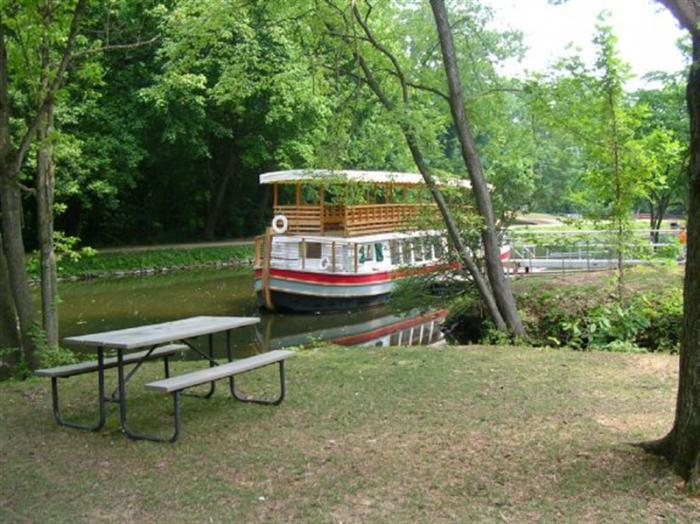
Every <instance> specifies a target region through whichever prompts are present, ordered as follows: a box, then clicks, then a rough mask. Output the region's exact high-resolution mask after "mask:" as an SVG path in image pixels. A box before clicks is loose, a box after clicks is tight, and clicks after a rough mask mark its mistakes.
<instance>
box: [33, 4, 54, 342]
mask: <svg viewBox="0 0 700 524" xmlns="http://www.w3.org/2000/svg"><path fill="white" fill-rule="evenodd" d="M43 8H44V13H43V15H44V16H43V22H44V35H43V43H42V47H41V62H42V63H41V66H42V70H41V95H40V99H39V100H37V107H41V105H42V104H46V111H45V112H44V113H43V115H41V117H40V118H39V126H38V127H37V138H38V140H39V152H38V154H37V170H36V205H37V232H38V241H39V254H40V261H41V324H42V327H43V328H44V332H45V333H46V342H47V345H48V347H49V348H57V347H58V304H57V301H58V275H57V270H56V252H55V250H54V241H53V233H54V216H53V204H54V185H55V173H54V163H53V145H52V144H51V139H52V137H51V134H52V133H53V118H54V117H53V110H54V102H53V94H52V93H49V75H50V67H51V64H50V57H49V48H50V45H51V43H50V41H49V31H50V24H51V20H52V16H53V13H52V10H53V4H52V1H51V0H46V2H45V3H44V6H43Z"/></svg>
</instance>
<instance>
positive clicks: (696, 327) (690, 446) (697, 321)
mask: <svg viewBox="0 0 700 524" xmlns="http://www.w3.org/2000/svg"><path fill="white" fill-rule="evenodd" d="M699 9H700V8H699ZM687 97H688V111H689V113H690V166H689V175H690V192H689V202H688V258H687V261H686V266H685V287H684V290H683V298H684V301H685V302H684V311H683V314H684V315H683V318H684V322H683V339H682V341H681V354H680V368H679V380H678V399H677V404H676V420H675V422H674V424H673V429H672V430H671V433H670V438H671V439H672V445H671V460H672V462H673V467H674V469H675V470H676V471H677V472H678V473H679V474H680V475H682V476H683V477H684V478H686V479H691V478H692V477H693V476H697V475H698V473H700V33H699V32H698V31H696V32H695V33H694V34H693V65H692V67H691V71H690V75H689V78H688V91H687Z"/></svg>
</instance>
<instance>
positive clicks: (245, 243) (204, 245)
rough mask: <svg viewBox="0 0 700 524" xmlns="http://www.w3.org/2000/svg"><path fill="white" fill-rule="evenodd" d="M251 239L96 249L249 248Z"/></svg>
mask: <svg viewBox="0 0 700 524" xmlns="http://www.w3.org/2000/svg"><path fill="white" fill-rule="evenodd" d="M251 245H253V239H252V238H239V239H232V240H219V241H216V242H191V243H188V244H157V245H152V246H122V247H109V248H99V249H97V251H98V252H100V253H135V252H138V251H160V250H163V249H200V248H208V247H233V246H251Z"/></svg>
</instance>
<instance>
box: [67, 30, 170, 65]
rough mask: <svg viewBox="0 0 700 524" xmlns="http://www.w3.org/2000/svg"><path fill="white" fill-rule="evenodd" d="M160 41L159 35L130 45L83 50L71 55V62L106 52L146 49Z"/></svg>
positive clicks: (114, 45) (113, 45)
mask: <svg viewBox="0 0 700 524" xmlns="http://www.w3.org/2000/svg"><path fill="white" fill-rule="evenodd" d="M159 39H160V35H156V36H154V37H153V38H151V39H150V40H144V41H143V42H132V43H131V44H110V45H106V46H102V47H97V48H93V49H84V50H82V51H80V52H78V53H73V55H72V57H71V60H74V59H76V58H79V57H81V56H85V55H92V54H96V53H104V52H106V51H124V50H130V49H138V48H139V47H146V46H149V45H151V44H153V43H155V42H157V41H158V40H159Z"/></svg>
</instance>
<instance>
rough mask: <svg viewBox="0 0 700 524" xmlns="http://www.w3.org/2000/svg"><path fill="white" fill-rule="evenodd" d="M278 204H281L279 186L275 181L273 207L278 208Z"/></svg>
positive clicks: (273, 185)
mask: <svg viewBox="0 0 700 524" xmlns="http://www.w3.org/2000/svg"><path fill="white" fill-rule="evenodd" d="M277 206H279V186H278V185H277V184H276V183H275V184H272V207H273V209H275V210H276V209H277Z"/></svg>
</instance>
